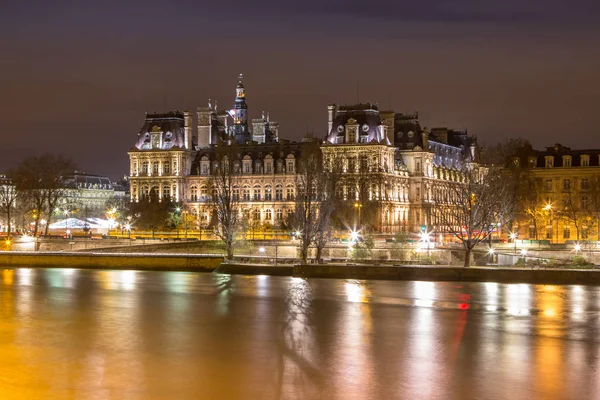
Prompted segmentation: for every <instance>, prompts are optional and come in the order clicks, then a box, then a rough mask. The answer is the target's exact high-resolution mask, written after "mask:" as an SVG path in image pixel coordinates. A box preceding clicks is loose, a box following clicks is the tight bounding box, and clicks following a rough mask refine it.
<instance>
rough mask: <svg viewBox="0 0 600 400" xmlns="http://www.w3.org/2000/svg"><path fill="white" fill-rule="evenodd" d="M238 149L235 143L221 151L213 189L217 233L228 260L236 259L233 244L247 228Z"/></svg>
mask: <svg viewBox="0 0 600 400" xmlns="http://www.w3.org/2000/svg"><path fill="white" fill-rule="evenodd" d="M236 150H237V149H236V146H235V145H233V144H231V145H228V146H222V147H220V148H218V149H217V157H218V158H219V165H218V167H217V168H216V169H214V170H213V171H211V176H210V179H209V188H210V191H211V197H212V202H211V203H212V207H213V218H214V219H216V221H212V222H213V227H214V233H215V235H216V236H217V237H218V238H219V239H221V241H222V242H223V244H224V245H225V252H226V258H227V259H228V260H231V259H233V243H234V240H235V237H236V235H237V234H238V233H239V232H240V231H241V230H242V229H243V226H242V225H243V224H242V213H241V208H240V193H239V190H240V189H239V187H240V177H239V174H240V172H241V166H240V165H239V162H237V161H238V160H237V151H236Z"/></svg>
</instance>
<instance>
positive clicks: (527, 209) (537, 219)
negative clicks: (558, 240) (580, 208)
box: [505, 169, 548, 240]
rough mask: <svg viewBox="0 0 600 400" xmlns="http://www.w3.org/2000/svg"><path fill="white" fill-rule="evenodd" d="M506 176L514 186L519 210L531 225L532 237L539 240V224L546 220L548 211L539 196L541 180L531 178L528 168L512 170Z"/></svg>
mask: <svg viewBox="0 0 600 400" xmlns="http://www.w3.org/2000/svg"><path fill="white" fill-rule="evenodd" d="M512 172H513V173H512V174H510V175H508V174H506V175H505V176H506V178H507V179H510V180H511V181H512V183H513V184H514V187H515V191H516V193H515V196H516V200H517V201H518V202H519V211H520V213H522V215H523V216H524V217H525V219H527V221H528V222H529V223H530V224H531V225H533V230H534V236H535V237H534V239H535V240H539V239H540V238H539V233H540V226H542V225H543V224H544V222H545V221H547V218H548V211H547V209H546V208H545V204H544V203H543V199H542V198H541V193H542V188H541V187H540V186H541V182H540V181H539V180H536V179H534V178H532V177H531V176H530V174H529V170H528V169H525V170H520V169H519V170H513V171H512Z"/></svg>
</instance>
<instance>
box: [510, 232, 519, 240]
mask: <svg viewBox="0 0 600 400" xmlns="http://www.w3.org/2000/svg"><path fill="white" fill-rule="evenodd" d="M509 237H510V238H511V239H512V240H515V239H516V238H517V234H516V233H514V232H511V234H510V235H509Z"/></svg>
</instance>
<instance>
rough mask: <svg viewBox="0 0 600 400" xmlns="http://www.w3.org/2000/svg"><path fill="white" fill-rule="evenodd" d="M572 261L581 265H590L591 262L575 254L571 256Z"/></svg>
mask: <svg viewBox="0 0 600 400" xmlns="http://www.w3.org/2000/svg"><path fill="white" fill-rule="evenodd" d="M571 263H572V264H573V265H576V266H579V267H583V266H586V265H590V262H589V261H588V260H586V259H585V257H583V256H574V257H573V258H571Z"/></svg>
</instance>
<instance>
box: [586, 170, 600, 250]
mask: <svg viewBox="0 0 600 400" xmlns="http://www.w3.org/2000/svg"><path fill="white" fill-rule="evenodd" d="M588 182H589V186H588V191H587V197H588V200H589V212H590V215H591V216H593V217H594V219H595V221H594V222H595V223H596V227H597V232H596V235H597V236H596V237H597V240H600V177H597V176H596V177H593V178H592V179H589V180H588Z"/></svg>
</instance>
